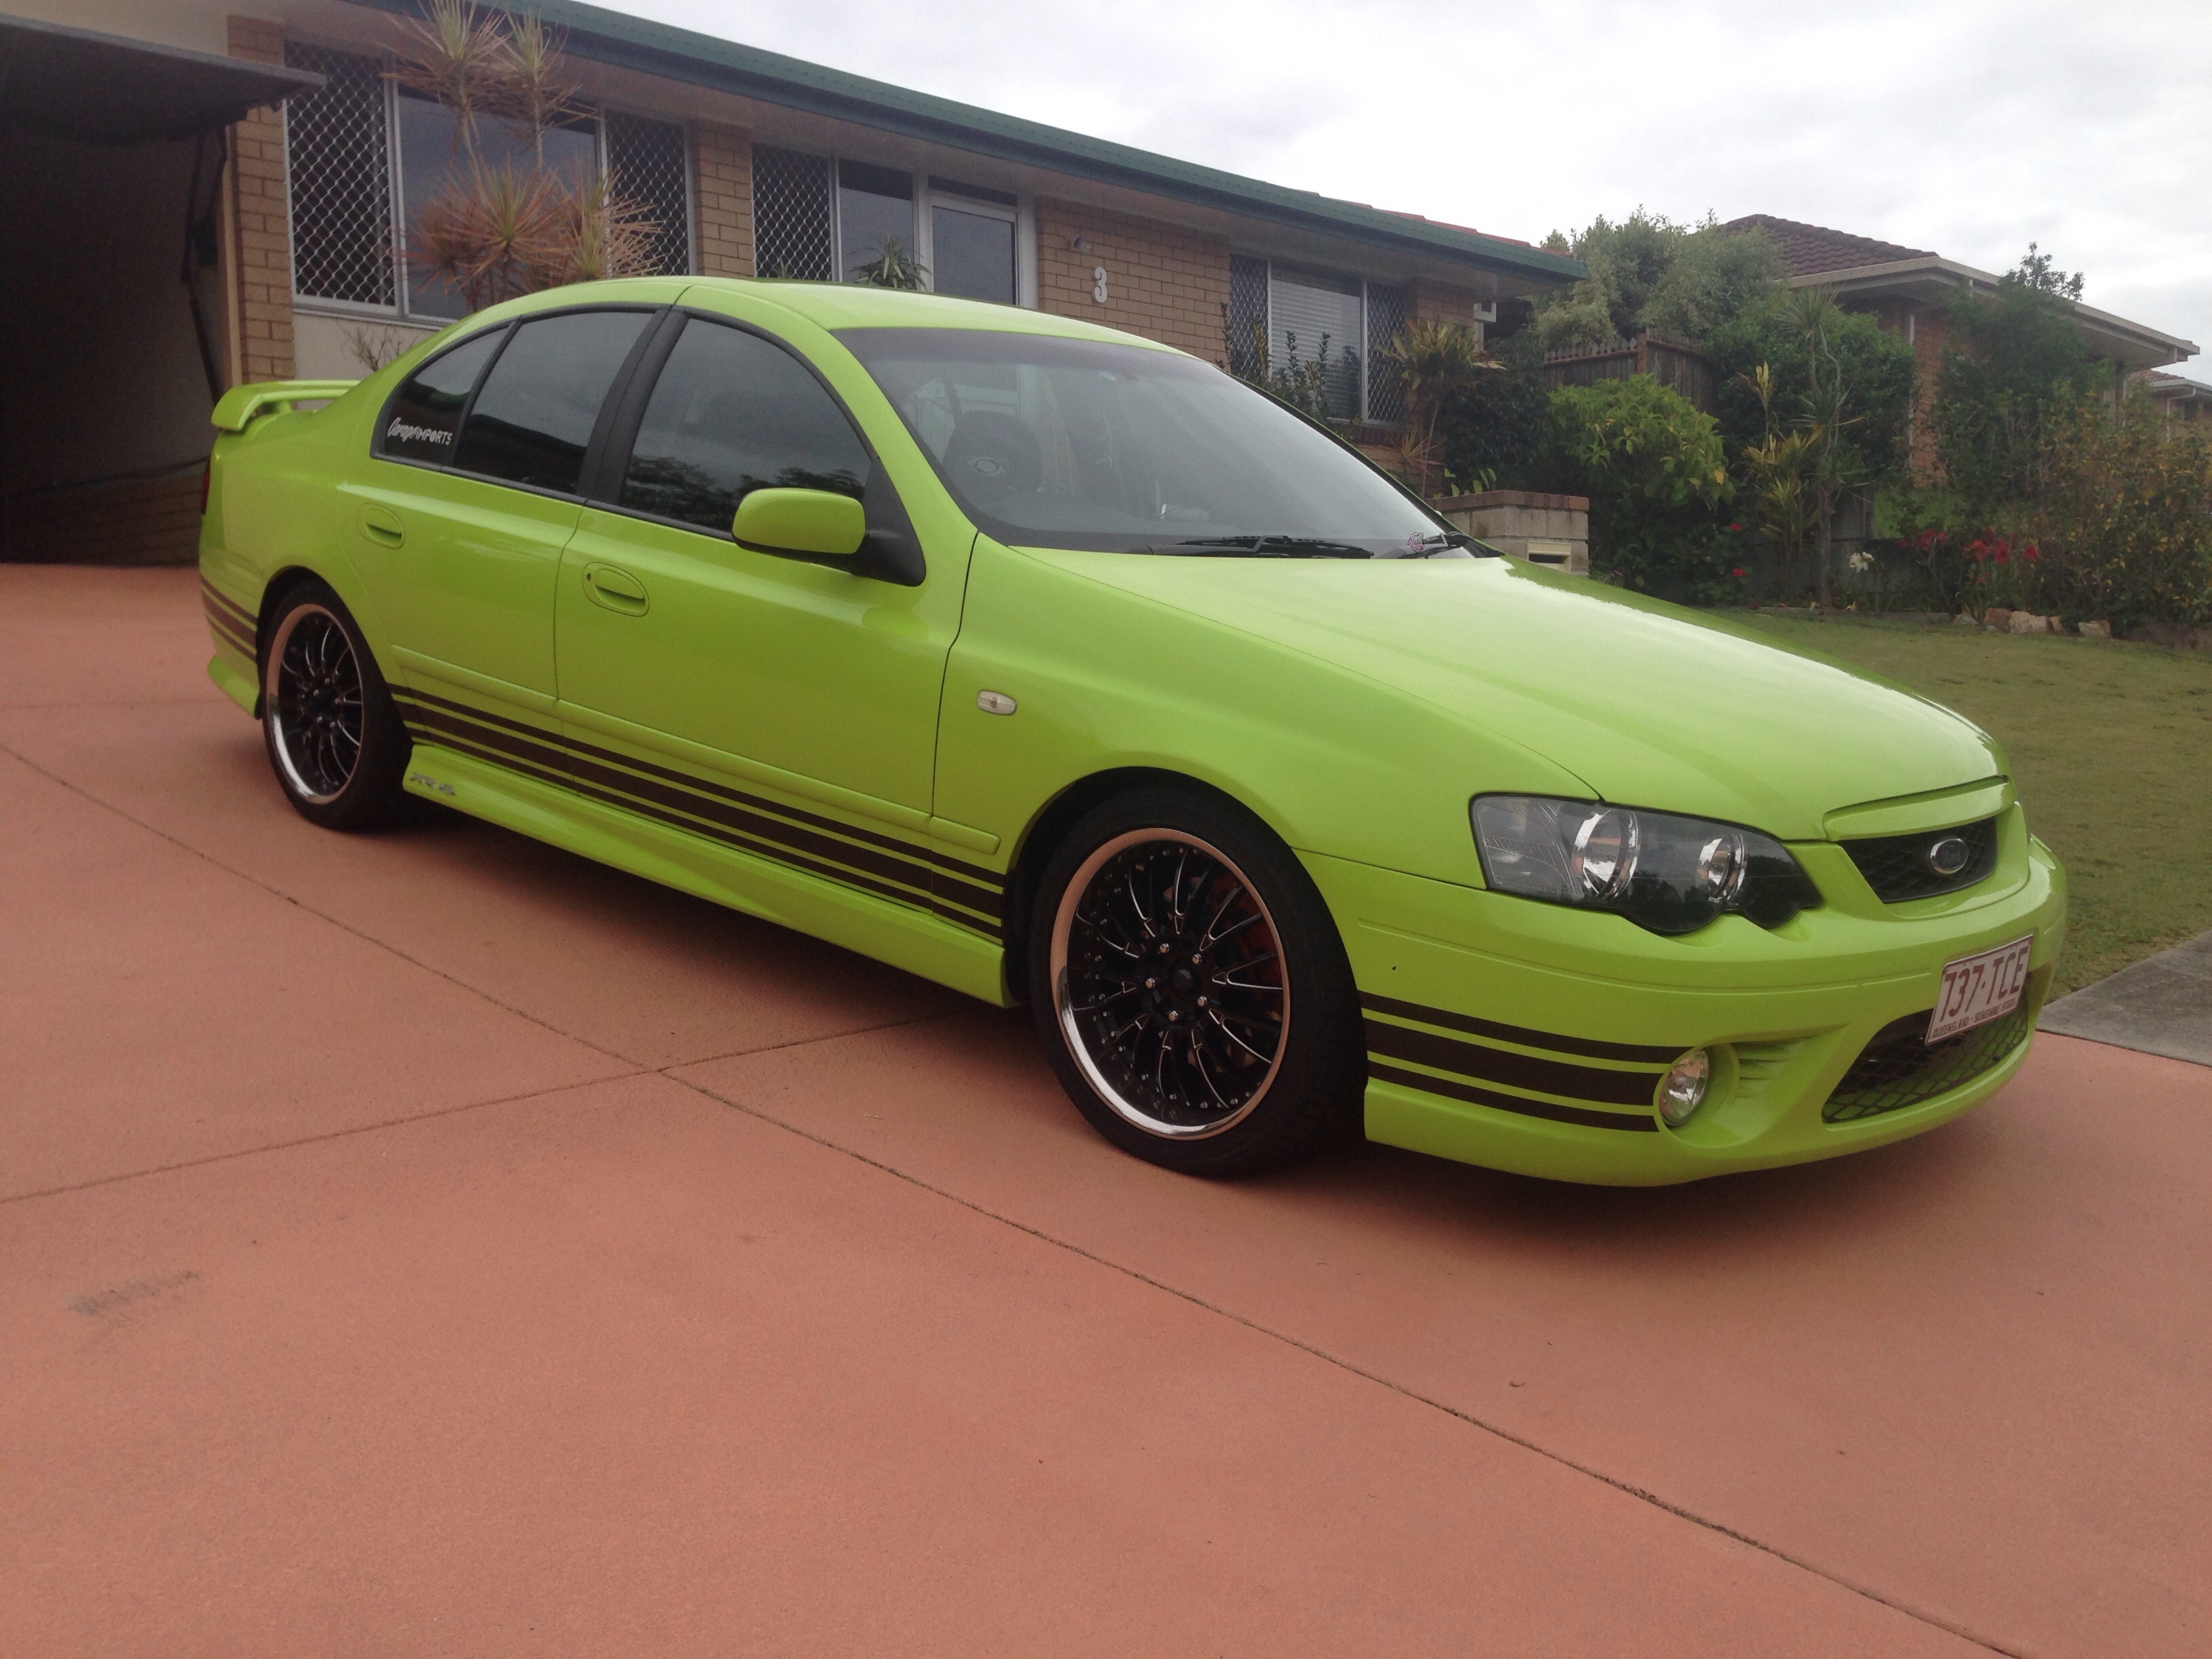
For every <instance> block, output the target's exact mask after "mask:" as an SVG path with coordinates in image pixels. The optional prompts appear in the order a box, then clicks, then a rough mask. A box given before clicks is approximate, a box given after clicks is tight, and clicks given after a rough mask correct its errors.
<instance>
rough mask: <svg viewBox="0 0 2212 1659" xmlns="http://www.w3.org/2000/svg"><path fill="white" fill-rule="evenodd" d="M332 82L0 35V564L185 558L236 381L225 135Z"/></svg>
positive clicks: (263, 68) (188, 57)
mask: <svg viewBox="0 0 2212 1659" xmlns="http://www.w3.org/2000/svg"><path fill="white" fill-rule="evenodd" d="M321 82H322V77H321V76H318V75H313V74H309V73H307V72H304V71H301V70H293V69H287V68H283V67H279V66H276V65H270V64H252V63H243V62H239V61H236V60H234V59H230V58H216V57H211V56H209V55H207V54H205V53H201V52H185V51H180V50H176V49H173V48H169V47H164V46H149V45H147V44H144V43H143V42H139V41H134V40H118V39H116V38H115V37H113V36H112V35H104V34H95V33H90V32H88V31H86V30H82V29H73V28H66V27H60V26H58V25H54V24H48V23H39V22H33V21H27V20H21V19H15V18H4V19H0V224H4V225H6V226H8V227H9V231H10V233H11V234H12V236H13V238H14V239H15V246H14V247H12V248H10V249H9V250H8V251H7V254H6V257H5V258H0V560H5V561H9V562H66V563H100V564H166V563H188V562H191V559H192V557H193V556H194V553H195V550H196V546H197V539H198V535H199V508H200V472H201V469H202V467H203V465H204V463H205V461H206V459H207V453H208V449H209V447H210V443H211V442H212V441H213V438H214V431H213V429H212V428H210V426H209V424H208V415H209V412H210V410H212V409H213V407H214V404H215V399H216V398H217V397H218V396H220V395H221V394H222V391H223V389H224V388H225V387H226V386H228V385H230V384H231V383H233V382H234V380H238V379H240V378H242V376H240V374H239V373H238V370H237V368H236V350H237V343H236V338H235V336H236V334H237V333H238V331H239V327H240V323H239V317H238V306H237V302H236V298H235V280H234V278H235V273H234V271H232V270H230V269H229V268H228V264H227V263H226V261H225V259H224V257H223V249H224V248H225V246H228V242H229V239H228V237H227V236H226V234H225V225H224V218H225V213H226V209H225V191H226V187H227V184H228V172H229V161H230V156H229V144H230V136H229V128H230V126H231V125H232V124H233V123H234V122H235V121H237V120H239V119H240V118H241V117H243V116H244V115H245V114H246V112H248V111H250V110H253V109H257V108H263V107H266V106H270V105H274V104H277V103H281V102H282V101H283V100H284V98H286V97H287V96H289V94H293V93H295V92H299V91H304V90H308V89H311V88H314V87H316V86H319V85H320V84H321Z"/></svg>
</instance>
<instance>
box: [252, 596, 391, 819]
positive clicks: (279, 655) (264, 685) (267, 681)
mask: <svg viewBox="0 0 2212 1659" xmlns="http://www.w3.org/2000/svg"><path fill="white" fill-rule="evenodd" d="M309 617H321V618H322V619H323V620H324V621H325V623H328V624H329V626H330V628H331V630H332V631H333V632H334V633H336V634H337V637H338V639H339V640H340V641H341V642H343V645H344V646H345V653H346V659H347V661H348V663H349V664H350V665H351V666H352V670H353V684H354V695H355V697H356V701H357V702H360V701H364V700H365V698H364V694H365V688H364V687H363V686H362V678H361V663H360V661H359V659H357V658H356V656H355V654H354V648H353V640H352V638H351V637H350V636H349V635H348V634H347V633H346V629H345V624H344V623H342V622H340V621H339V620H338V617H337V612H335V611H331V609H330V608H329V607H328V606H327V605H316V604H314V603H313V602H312V601H310V602H309V603H307V604H305V605H295V606H294V607H293V608H292V609H291V610H290V611H287V612H285V613H284V619H283V622H281V623H278V624H277V628H276V636H275V637H274V638H273V639H271V640H270V641H269V655H268V660H267V666H266V667H264V669H263V671H262V681H261V706H262V709H263V715H264V719H266V720H267V721H268V722H269V735H270V745H269V746H270V750H271V752H272V753H273V754H274V755H275V756H276V764H277V767H278V769H280V770H282V772H283V775H284V782H285V784H286V786H287V787H289V788H290V790H291V791H292V793H294V794H295V795H297V796H298V797H299V798H300V799H301V800H303V801H305V802H307V804H308V805H311V806H327V805H330V804H331V802H332V801H334V800H336V799H337V798H338V797H339V796H340V795H343V793H345V791H346V785H347V784H349V783H351V782H352V781H353V772H354V768H353V767H349V768H348V769H347V771H346V775H345V779H344V781H343V782H341V783H340V784H339V785H338V787H337V788H335V789H332V790H330V791H328V792H327V793H325V792H321V791H319V790H317V789H316V787H314V785H313V784H311V783H309V782H308V781H307V777H306V775H305V774H303V773H302V772H301V769H300V764H299V762H298V761H297V760H296V759H295V757H294V756H293V753H292V734H291V733H289V732H287V731H286V730H285V726H284V697H283V687H284V658H285V653H286V652H287V651H288V650H289V647H290V646H291V643H292V635H294V634H295V633H297V632H298V631H299V628H300V624H301V623H303V622H305V621H307V619H308V618H309ZM360 735H361V736H366V732H363V733H362V734H360ZM360 763H361V756H360V752H359V747H358V738H356V751H355V755H354V766H355V767H357V766H359V764H360Z"/></svg>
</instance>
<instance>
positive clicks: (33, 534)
mask: <svg viewBox="0 0 2212 1659" xmlns="http://www.w3.org/2000/svg"><path fill="white" fill-rule="evenodd" d="M6 510H7V523H6V526H4V530H5V533H4V535H0V543H4V544H5V545H6V546H7V547H9V549H10V550H15V556H18V557H21V558H35V559H38V560H40V562H54V563H65V564H107V565H124V564H131V565H140V564H190V563H191V562H193V561H194V560H195V559H197V557H198V556H199V545H200V474H199V469H198V468H197V467H194V468H192V469H191V471H186V472H180V473H173V474H172V475H170V476H169V477H164V478H130V479H125V480H122V481H120V482H118V483H108V484H98V485H94V486H91V487H89V488H86V489H63V490H55V491H52V492H50V493H47V494H43V495H24V496H18V497H16V498H15V500H14V501H9V503H8V504H7V509H6Z"/></svg>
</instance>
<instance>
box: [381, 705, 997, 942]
mask: <svg viewBox="0 0 2212 1659" xmlns="http://www.w3.org/2000/svg"><path fill="white" fill-rule="evenodd" d="M428 718H429V719H435V717H428ZM408 729H409V731H410V732H413V733H415V734H416V736H417V737H418V738H421V739H422V740H423V741H427V742H431V743H436V744H441V745H443V746H445V747H447V748H452V749H457V750H460V751H461V752H463V753H464V754H469V755H473V756H475V757H477V759H480V760H483V761H485V762H487V763H489V764H491V765H494V766H498V767H501V768H504V769H507V770H508V771H519V772H521V773H523V774H525V775H528V776H534V777H537V778H539V779H541V780H542V781H545V782H548V783H552V784H555V785H557V786H560V787H564V788H568V789H573V790H574V791H575V792H576V793H578V794H580V795H582V796H584V797H586V799H591V800H597V801H601V802H604V803H605V804H606V805H610V806H617V807H620V808H622V809H623V810H624V811H631V812H635V813H637V814H638V815H639V816H640V817H647V818H651V819H653V821H654V822H655V823H665V824H666V825H668V826H669V827H670V828H671V829H684V830H688V831H690V833H691V834H693V835H695V836H706V837H707V838H708V839H709V840H712V841H719V842H722V843H723V844H724V845H726V846H728V847H733V848H737V849H738V851H739V852H744V853H750V854H753V856H755V857H756V858H762V859H765V860H768V861H769V862H770V863H772V864H781V865H785V866H789V867H790V868H792V869H794V870H803V871H805V872H806V873H807V874H809V875H815V876H820V877H822V878H823V879H825V880H828V881H833V882H836V883H838V884H841V885H843V886H848V887H857V888H859V889H860V890H863V891H865V892H869V893H872V894H874V895H876V896H878V897H879V898H886V899H890V900H892V901H894V902H896V903H900V904H906V905H912V906H915V907H917V908H922V909H927V910H929V911H931V912H933V914H935V915H940V916H942V917H944V918H945V920H947V921H956V922H958V923H960V924H961V925H962V926H963V927H966V928H967V929H968V930H969V932H971V933H979V934H981V936H982V937H984V938H986V939H991V940H993V941H994V942H995V941H996V940H997V939H998V937H999V934H998V929H997V928H996V927H985V926H982V925H981V924H979V923H978V922H976V921H974V920H973V919H971V918H969V917H967V916H963V915H961V914H960V913H959V912H957V911H956V910H954V909H951V908H950V907H947V906H943V905H939V903H937V902H935V901H933V899H932V898H931V897H930V896H928V895H927V894H926V893H918V892H915V891H914V890H911V889H909V888H904V887H897V886H894V885H892V884H890V883H889V882H882V881H876V880H872V879H871V878H868V877H866V876H863V875H860V874H857V873H855V872H854V871H852V870H850V869H848V868H847V867H845V866H840V865H835V864H829V863H827V862H824V861H822V860H816V859H810V858H806V857H804V856H802V855H800V854H796V853H793V852H791V851H789V850H788V849H787V848H784V847H782V846H780V845H779V844H778V843H776V842H771V841H768V840H766V839H764V838H760V837H754V836H747V835H745V834H744V833H743V832H742V831H741V830H738V829H732V828H725V827H723V826H722V825H720V824H719V823H714V821H712V820H711V819H708V820H707V821H704V822H702V821H701V820H699V819H697V818H695V817H687V816H684V813H683V812H682V811H667V810H664V809H662V808H660V807H659V806H657V805H653V804H652V803H650V802H649V801H646V800H641V799H636V798H635V797H632V796H629V795H626V794H623V793H617V791H615V790H611V789H605V788H601V787H598V786H597V785H595V784H592V783H591V782H588V781H585V780H583V779H581V778H579V777H578V776H577V775H575V773H574V771H573V770H572V769H570V767H569V766H568V765H567V764H566V763H565V762H566V759H567V757H562V756H560V755H558V754H557V751H555V750H550V749H548V748H546V747H545V746H544V745H542V744H530V743H526V742H524V741H523V740H521V739H520V738H513V737H510V736H508V735H507V734H506V733H504V732H493V731H489V730H486V731H483V732H476V733H471V732H467V731H466V730H465V726H464V723H463V722H460V721H453V722H451V724H450V725H448V724H447V723H444V722H442V721H441V722H439V723H437V724H431V723H428V719H426V720H423V721H414V720H410V721H409V722H408ZM533 750H534V751H535V753H534V754H533V753H532V751H533ZM544 756H551V757H553V758H551V759H544V758H540V757H544Z"/></svg>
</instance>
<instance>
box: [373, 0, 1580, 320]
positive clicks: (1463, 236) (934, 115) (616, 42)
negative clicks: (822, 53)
mask: <svg viewBox="0 0 2212 1659" xmlns="http://www.w3.org/2000/svg"><path fill="white" fill-rule="evenodd" d="M351 3H353V4H356V5H362V6H368V7H369V8H371V9H374V10H378V11H386V12H395V13H399V14H402V15H410V16H412V15H421V14H422V13H423V12H425V11H427V10H428V6H427V5H424V4H422V3H418V0H351ZM489 9H497V10H501V11H512V12H520V13H523V14H526V15H534V16H537V17H540V18H542V19H544V21H546V22H548V23H550V24H553V25H555V26H556V27H559V28H562V29H564V30H566V31H567V32H568V50H569V51H570V52H573V53H574V55H576V56H577V57H580V58H589V59H591V60H592V61H593V62H596V63H601V64H609V65H611V66H612V67H615V68H619V69H628V70H636V71H637V72H639V73H641V74H644V75H653V76H659V77H661V78H662V79H664V80H673V81H684V82H690V84H692V85H695V86H702V87H710V88H716V89H718V90H721V91H726V92H733V93H738V94H741V95H743V96H744V97H748V98H752V99H756V100H759V101H760V102H762V103H769V104H778V105H781V106H784V107H786V108H789V109H800V110H805V111H807V112H811V113H812V114H817V115H823V116H829V117H831V118H836V119H839V120H845V121H852V122H855V123H858V124H860V125H866V126H872V127H875V128H878V129H879V130H881V131H887V132H896V133H899V134H902V136H904V137H911V138H921V139H927V140H929V141H932V142H933V143H941V144H947V145H950V146H951V147H953V148H955V149H965V150H969V151H971V152H973V153H975V154H978V155H993V156H996V157H999V158H1000V159H1001V160H1004V161H1019V162H1025V163H1027V164H1029V165H1031V166H1035V167H1048V168H1050V169H1051V170H1052V171H1054V172H1056V173H1068V174H1070V175H1072V176H1073V177H1076V178H1081V179H1089V180H1091V182H1093V183H1095V184H1111V185H1124V186H1126V187H1128V188H1131V189H1135V190H1142V191H1148V192H1149V193H1151V194H1152V195H1156V196H1166V197H1172V198H1174V199H1176V200H1177V201H1182V202H1188V203H1192V204H1198V205H1202V206H1206V207H1215V208H1222V209H1225V210H1229V211H1231V212H1237V213H1242V214H1244V215H1246V216H1249V217H1252V218H1258V219H1266V220H1269V221H1271V222H1274V223H1277V224H1285V225H1291V226H1295V227H1297V228H1300V229H1305V230H1315V231H1322V232H1326V233H1328V234H1334V235H1338V236H1345V237H1348V238H1350V239H1352V240H1355V241H1362V242H1366V243H1369V244H1370V245H1373V246H1383V247H1393V248H1399V249H1404V250H1410V251H1413V252H1427V253H1432V254H1443V255H1446V256H1448V257H1450V258H1455V259H1461V260H1471V261H1474V262H1476V263H1479V264H1481V265H1483V266H1485V267H1486V268H1488V269H1491V270H1499V271H1501V272H1515V273H1518V274H1521V275H1523V276H1533V277H1536V278H1539V279H1541V280H1545V281H1548V282H1553V283H1571V282H1575V281H1577V280H1579V279H1580V278H1582V277H1583V276H1588V275H1589V270H1588V269H1587V268H1586V267H1585V266H1584V265H1583V263H1582V262H1581V261H1580V260H1578V259H1571V258H1568V257H1567V256H1566V255H1565V254H1560V253H1550V252H1545V251H1544V250H1543V249H1541V248H1537V247H1531V246H1528V245H1527V244H1526V243H1521V242H1510V241H1506V240H1502V239H1499V238H1497V237H1492V236H1486V235H1484V234H1481V233H1480V231H1471V230H1462V229H1460V228H1457V227H1455V226H1451V225H1443V224H1437V223H1436V222H1432V221H1430V220H1425V219H1419V218H1414V217H1413V216H1409V215H1402V214H1396V213H1390V212H1386V211H1384V210H1383V209H1380V208H1372V207H1365V206H1363V205H1361V204H1359V203H1357V202H1342V201H1338V200H1336V199H1334V197H1327V196H1321V195H1317V194H1315V193H1313V192H1311V191H1299V190H1289V189H1286V188H1285V187H1284V186H1282V185H1271V184H1268V183H1267V182H1266V181H1264V180H1262V179H1247V178H1245V177H1243V175H1241V174H1239V173H1225V172H1223V171H1221V170H1220V169H1219V168H1217V167H1201V166H1200V165H1199V164H1197V163H1196V162H1193V161H1176V159H1175V158H1174V157H1172V156H1167V155H1155V154H1153V153H1152V152H1151V151H1149V150H1142V149H1136V148H1134V147H1133V146H1132V145H1128V144H1117V143H1112V142H1110V141H1109V140H1107V139H1103V138H1091V137H1086V136H1085V135H1084V134H1082V133H1079V132H1070V131H1066V129H1064V128H1060V127H1051V126H1047V125H1044V124H1043V123H1042V122H1039V121H1029V120H1024V119H1023V118H1020V117H1018V116H1012V115H1001V114H1000V113H998V112H996V111H993V110H987V109H979V108H977V107H976V106H974V105H972V104H962V103H957V102H955V101H954V100H951V99H950V98H939V97H937V96H935V95H934V94H930V93H926V92H915V91H912V90H910V89H908V88H904V87H895V86H892V85H890V83H889V82H884V81H875V80H871V79H869V78H868V77H867V76H860V75H850V74H848V73H846V72H845V71H844V70H834V69H829V68H827V67H825V66H823V65H822V64H810V63H808V62H806V61H805V59H804V58H791V57H787V56H786V55H784V54H783V53H781V52H767V51H763V49H762V48H760V47H758V46H744V45H741V44H739V43H738V42H737V41H734V40H718V39H716V38H715V37H714V36H713V35H708V34H701V33H697V32H696V31H695V30H691V29H684V28H678V27H675V26H674V25H673V24H669V23H657V22H654V21H651V20H650V19H647V18H642V17H632V16H629V15H627V14H625V13H622V12H616V11H610V10H608V9H605V7H603V6H592V5H585V4H582V3H580V0H527V3H511V4H501V3H496V0H494V3H492V4H491V5H490V7H489Z"/></svg>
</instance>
